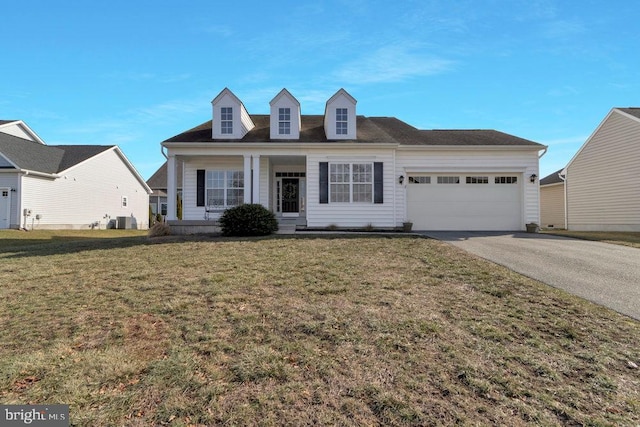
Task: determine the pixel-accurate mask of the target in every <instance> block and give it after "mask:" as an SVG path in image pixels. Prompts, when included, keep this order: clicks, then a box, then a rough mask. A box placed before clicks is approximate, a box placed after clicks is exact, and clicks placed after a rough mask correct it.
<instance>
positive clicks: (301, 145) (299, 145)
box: [161, 141, 547, 152]
mask: <svg viewBox="0 0 640 427" xmlns="http://www.w3.org/2000/svg"><path fill="white" fill-rule="evenodd" d="M161 145H162V146H163V147H165V148H168V149H179V148H187V149H193V148H204V149H211V148H236V149H247V148H254V149H255V148H260V149H263V148H272V149H305V148H311V149H318V148H327V147H331V148H349V149H353V148H387V149H389V148H394V149H397V150H398V151H411V150H424V151H446V150H448V151H451V150H453V151H463V150H483V151H501V150H513V151H536V152H537V151H540V150H543V149H545V148H547V147H546V146H545V145H401V144H398V143H391V142H382V143H379V142H368V143H367V142H364V143H363V142H341V141H327V142H296V143H280V142H219V143H207V142H162V143H161Z"/></svg>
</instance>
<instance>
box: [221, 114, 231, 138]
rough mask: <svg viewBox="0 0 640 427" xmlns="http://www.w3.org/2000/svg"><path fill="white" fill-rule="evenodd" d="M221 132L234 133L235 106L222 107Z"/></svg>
mask: <svg viewBox="0 0 640 427" xmlns="http://www.w3.org/2000/svg"><path fill="white" fill-rule="evenodd" d="M220 133H222V134H227V135H230V134H232V133H233V107H222V108H220Z"/></svg>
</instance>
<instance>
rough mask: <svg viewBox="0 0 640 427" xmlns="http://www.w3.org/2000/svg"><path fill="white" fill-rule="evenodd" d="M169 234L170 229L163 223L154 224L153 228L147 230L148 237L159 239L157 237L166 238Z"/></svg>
mask: <svg viewBox="0 0 640 427" xmlns="http://www.w3.org/2000/svg"><path fill="white" fill-rule="evenodd" d="M170 234H171V228H169V225H168V224H166V223H164V222H156V223H155V224H153V227H151V228H150V229H149V232H148V234H147V235H148V236H149V237H159V236H168V235H170Z"/></svg>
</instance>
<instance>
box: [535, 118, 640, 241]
mask: <svg viewBox="0 0 640 427" xmlns="http://www.w3.org/2000/svg"><path fill="white" fill-rule="evenodd" d="M639 170H640V108H613V109H612V110H611V111H610V112H609V114H607V116H606V117H605V118H604V120H603V121H602V122H601V123H600V125H599V126H598V127H597V128H596V130H595V131H594V132H593V134H591V136H590V137H589V138H588V139H587V141H586V142H585V143H584V144H583V145H582V147H581V148H580V150H578V152H577V153H576V155H575V156H574V157H573V158H572V159H571V161H570V162H569V163H568V164H567V166H566V167H565V168H564V169H563V170H562V171H559V173H556V175H559V177H558V179H556V178H553V180H554V181H555V183H552V182H547V179H546V178H545V179H543V180H542V181H541V185H542V184H543V183H547V185H544V186H542V187H541V190H540V191H541V194H542V195H541V200H542V212H543V220H544V219H545V215H544V212H551V211H553V212H556V213H555V214H554V215H555V217H554V219H553V222H554V223H556V222H559V221H558V218H557V217H558V214H559V213H562V215H564V220H563V221H562V225H561V226H562V227H566V228H567V229H569V230H577V231H640V183H639V182H638V180H637V179H636V175H637V174H638V171H639ZM560 178H561V179H560ZM562 180H564V181H562ZM558 181H560V182H558ZM561 190H562V191H563V192H564V194H563V196H562V198H560V197H559V196H558V195H559V193H560V191H561ZM542 225H543V226H545V222H544V221H543V223H542ZM555 226H556V227H557V225H555Z"/></svg>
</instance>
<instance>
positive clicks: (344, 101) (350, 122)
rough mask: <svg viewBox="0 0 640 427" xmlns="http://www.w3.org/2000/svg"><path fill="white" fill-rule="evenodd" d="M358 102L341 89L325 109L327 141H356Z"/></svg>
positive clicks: (330, 99)
mask: <svg viewBox="0 0 640 427" xmlns="http://www.w3.org/2000/svg"><path fill="white" fill-rule="evenodd" d="M356 102H357V101H356V100H355V98H353V97H352V96H351V95H349V93H347V91H346V90H344V89H340V90H339V91H337V92H336V93H335V94H334V95H333V96H332V97H331V98H329V100H328V101H327V105H326V106H325V109H324V133H325V135H326V136H327V139H329V140H334V139H356V135H357V132H356Z"/></svg>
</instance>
